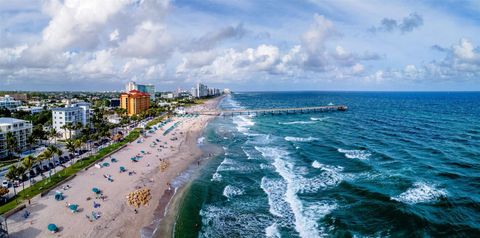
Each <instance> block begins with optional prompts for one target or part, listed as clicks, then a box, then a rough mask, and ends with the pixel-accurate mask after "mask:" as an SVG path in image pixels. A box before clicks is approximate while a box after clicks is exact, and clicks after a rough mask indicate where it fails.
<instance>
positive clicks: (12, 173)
mask: <svg viewBox="0 0 480 238" xmlns="http://www.w3.org/2000/svg"><path fill="white" fill-rule="evenodd" d="M24 171H25V170H24V169H23V167H22V166H17V165H11V166H10V167H9V168H8V171H7V173H6V174H5V178H7V179H8V180H9V181H11V182H12V183H15V181H19V180H20V177H21V176H22V175H23V172H24ZM13 194H14V195H15V196H16V195H17V190H16V189H15V186H13Z"/></svg>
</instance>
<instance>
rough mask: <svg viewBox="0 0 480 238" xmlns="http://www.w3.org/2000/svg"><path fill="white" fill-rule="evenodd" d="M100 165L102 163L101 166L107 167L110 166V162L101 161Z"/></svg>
mask: <svg viewBox="0 0 480 238" xmlns="http://www.w3.org/2000/svg"><path fill="white" fill-rule="evenodd" d="M102 165H103V167H108V166H110V164H109V163H107V162H105V163H103V164H102Z"/></svg>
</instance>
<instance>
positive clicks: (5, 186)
mask: <svg viewBox="0 0 480 238" xmlns="http://www.w3.org/2000/svg"><path fill="white" fill-rule="evenodd" d="M11 185H12V184H11V183H10V181H8V180H3V182H2V187H4V188H9V187H10V186H11Z"/></svg>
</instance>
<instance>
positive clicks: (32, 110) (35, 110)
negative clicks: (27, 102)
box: [17, 106, 43, 114]
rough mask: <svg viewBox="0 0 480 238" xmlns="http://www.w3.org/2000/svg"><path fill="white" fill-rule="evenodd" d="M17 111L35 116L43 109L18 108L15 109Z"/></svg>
mask: <svg viewBox="0 0 480 238" xmlns="http://www.w3.org/2000/svg"><path fill="white" fill-rule="evenodd" d="M17 111H24V112H29V113H30V114H36V113H40V112H42V111H43V107H27V106H20V107H17Z"/></svg>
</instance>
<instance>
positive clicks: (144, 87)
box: [125, 82, 155, 101]
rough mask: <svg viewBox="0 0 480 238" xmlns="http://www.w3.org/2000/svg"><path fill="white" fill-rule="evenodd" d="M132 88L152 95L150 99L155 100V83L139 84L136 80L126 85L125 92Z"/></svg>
mask: <svg viewBox="0 0 480 238" xmlns="http://www.w3.org/2000/svg"><path fill="white" fill-rule="evenodd" d="M132 90H138V91H140V92H143V93H148V94H149V95H150V99H151V100H154V101H155V85H153V84H137V83H136V82H128V83H127V85H126V86H125V92H127V93H128V92H130V91H132Z"/></svg>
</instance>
